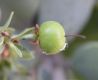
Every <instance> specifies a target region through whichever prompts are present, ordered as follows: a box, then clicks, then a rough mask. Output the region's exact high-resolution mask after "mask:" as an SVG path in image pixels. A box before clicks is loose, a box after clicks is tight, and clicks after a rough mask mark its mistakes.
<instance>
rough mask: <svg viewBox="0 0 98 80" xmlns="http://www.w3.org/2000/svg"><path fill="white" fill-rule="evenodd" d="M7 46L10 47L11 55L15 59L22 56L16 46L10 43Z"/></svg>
mask: <svg viewBox="0 0 98 80" xmlns="http://www.w3.org/2000/svg"><path fill="white" fill-rule="evenodd" d="M9 46H10V52H11V54H12V55H14V56H15V57H17V55H18V56H19V57H22V56H23V55H22V52H21V50H20V49H19V48H18V47H17V46H16V45H14V44H13V43H12V42H9Z"/></svg>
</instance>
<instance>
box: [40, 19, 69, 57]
mask: <svg viewBox="0 0 98 80" xmlns="http://www.w3.org/2000/svg"><path fill="white" fill-rule="evenodd" d="M66 44H67V43H66V38H65V31H64V29H63V26H62V25H61V24H59V23H58V22H56V21H47V22H44V23H43V24H42V25H41V26H40V29H39V45H40V47H41V49H42V50H43V51H44V52H45V54H47V55H48V54H56V53H58V52H60V51H61V50H63V49H64V48H65V46H66Z"/></svg>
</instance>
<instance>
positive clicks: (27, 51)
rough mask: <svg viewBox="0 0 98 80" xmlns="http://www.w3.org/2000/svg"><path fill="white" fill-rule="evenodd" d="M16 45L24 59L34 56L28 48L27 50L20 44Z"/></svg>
mask: <svg viewBox="0 0 98 80" xmlns="http://www.w3.org/2000/svg"><path fill="white" fill-rule="evenodd" d="M16 46H17V47H18V48H19V49H20V50H21V52H22V55H23V58H24V59H28V60H30V59H33V58H34V55H33V53H32V52H31V51H30V50H27V49H26V48H24V47H23V46H21V45H16Z"/></svg>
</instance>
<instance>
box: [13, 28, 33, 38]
mask: <svg viewBox="0 0 98 80" xmlns="http://www.w3.org/2000/svg"><path fill="white" fill-rule="evenodd" d="M33 31H34V28H28V29H25V30H24V31H23V32H21V33H20V34H18V35H15V36H13V37H12V38H18V39H28V38H30V39H31V38H34V37H35V35H34V34H33Z"/></svg>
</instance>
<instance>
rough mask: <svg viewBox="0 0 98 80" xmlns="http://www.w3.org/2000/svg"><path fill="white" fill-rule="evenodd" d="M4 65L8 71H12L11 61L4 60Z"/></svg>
mask: <svg viewBox="0 0 98 80" xmlns="http://www.w3.org/2000/svg"><path fill="white" fill-rule="evenodd" d="M2 64H3V66H4V67H6V68H8V69H11V63H10V61H9V60H3V61H2Z"/></svg>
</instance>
